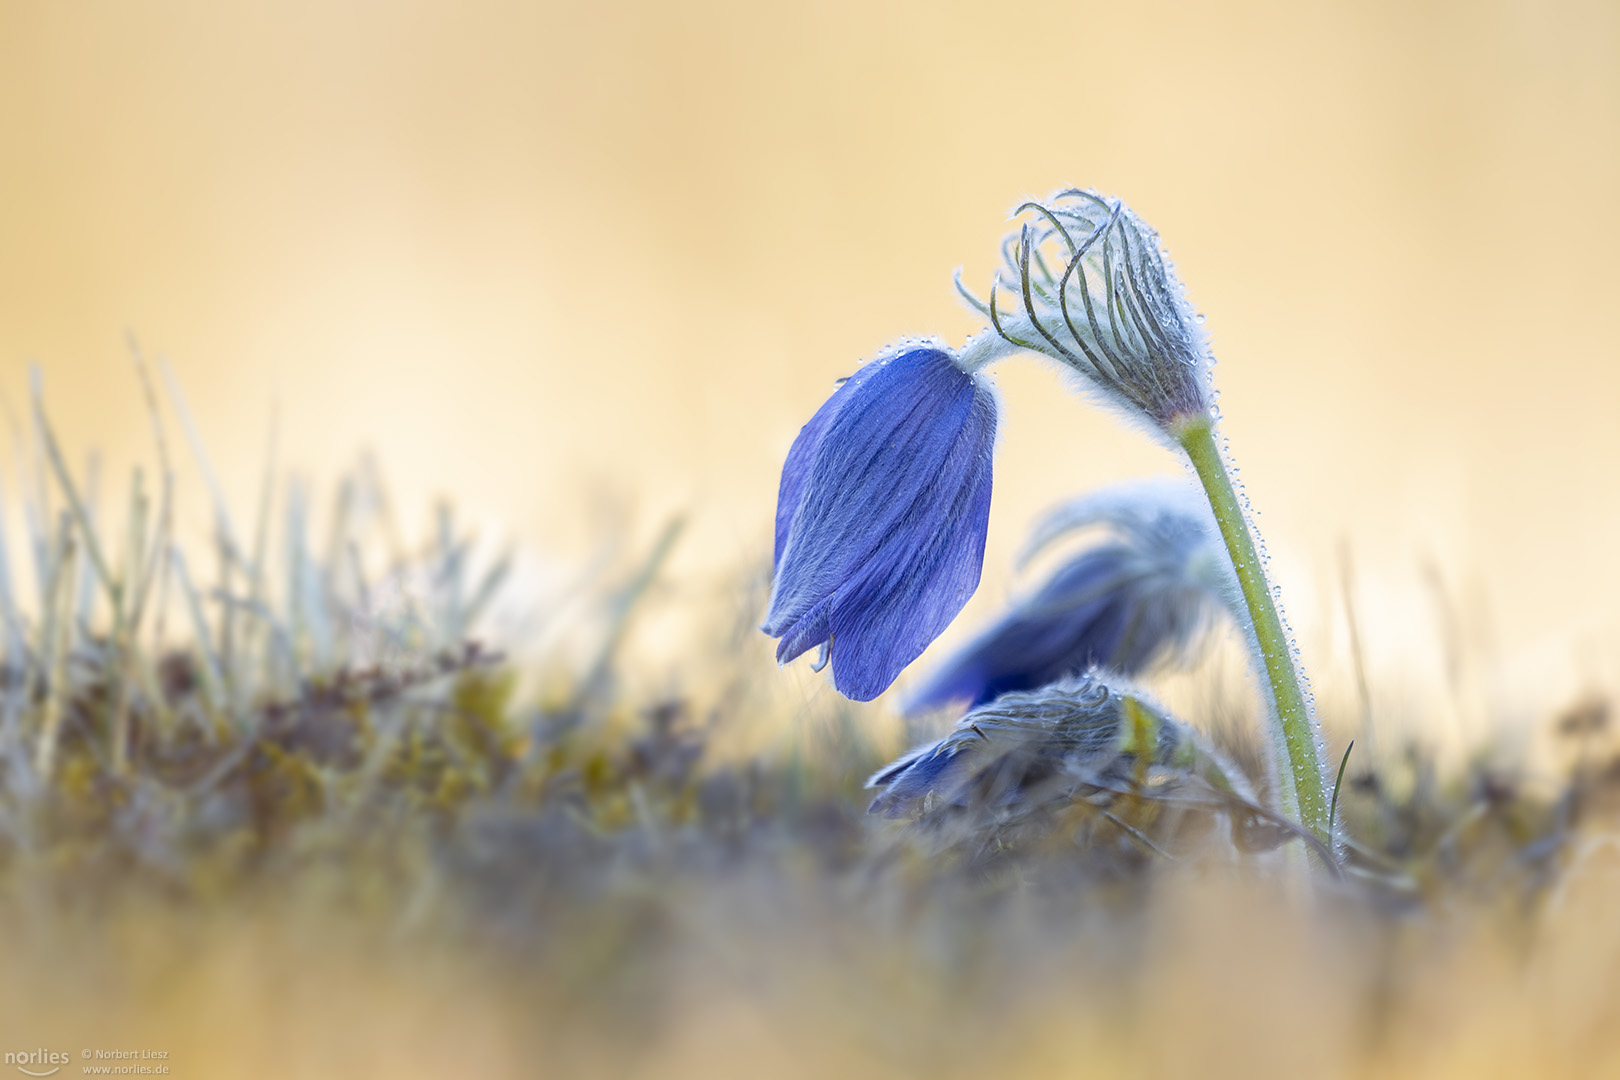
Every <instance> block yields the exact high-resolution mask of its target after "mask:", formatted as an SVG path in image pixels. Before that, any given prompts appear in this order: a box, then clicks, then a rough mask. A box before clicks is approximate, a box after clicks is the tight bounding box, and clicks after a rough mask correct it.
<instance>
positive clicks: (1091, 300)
mask: <svg viewBox="0 0 1620 1080" xmlns="http://www.w3.org/2000/svg"><path fill="white" fill-rule="evenodd" d="M1015 215H1016V217H1017V218H1018V219H1019V227H1018V230H1017V231H1016V232H1013V233H1011V234H1010V235H1009V236H1008V237H1007V238H1006V240H1005V241H1004V242H1003V243H1002V266H1001V268H1000V270H999V271H998V272H997V275H996V278H995V280H994V282H993V283H992V284H991V286H990V294H989V297H988V299H980V298H979V297H978V296H976V295H974V294H973V293H971V292H969V291H968V290H967V289H966V288H964V287H963V286H962V283H961V280H960V278H958V280H957V288H958V289H959V290H961V292H962V295H963V296H964V297H965V298H966V299H967V300H968V302H969V303H970V304H972V305H973V306H974V307H975V308H976V309H977V310H978V311H979V312H980V313H981V314H982V315H983V316H984V317H985V318H986V319H988V320H989V321H990V324H991V326H992V327H993V329H994V332H995V333H996V335H998V336H999V337H1000V338H1001V339H1002V340H1004V341H1005V342H1007V343H1008V344H1010V345H1012V346H1015V347H1017V348H1021V349H1028V350H1030V351H1032V352H1038V353H1042V354H1044V355H1046V356H1049V357H1051V358H1052V359H1054V360H1057V361H1059V362H1060V363H1063V364H1065V365H1066V366H1068V367H1070V368H1072V369H1074V370H1075V371H1077V372H1079V373H1080V374H1081V375H1083V376H1084V377H1085V378H1086V379H1088V380H1089V381H1090V382H1091V383H1092V384H1093V385H1094V386H1096V387H1097V388H1098V389H1099V390H1101V391H1102V392H1103V393H1104V394H1105V395H1106V396H1107V397H1108V398H1109V399H1110V400H1112V401H1114V402H1116V403H1117V404H1119V405H1120V406H1122V407H1124V408H1125V409H1126V410H1127V411H1129V412H1132V413H1135V414H1138V415H1141V416H1144V417H1146V418H1147V419H1148V420H1150V421H1152V422H1153V423H1154V424H1156V425H1157V426H1159V427H1160V428H1163V429H1165V430H1167V431H1168V430H1169V429H1171V428H1172V427H1173V426H1174V425H1175V424H1176V423H1177V422H1178V419H1185V418H1186V417H1189V416H1195V415H1199V414H1202V413H1205V412H1207V411H1208V410H1209V408H1210V405H1211V397H1210V385H1209V368H1210V365H1211V357H1210V353H1209V349H1208V347H1207V344H1206V342H1205V339H1204V333H1203V329H1202V327H1201V326H1200V319H1199V317H1198V316H1197V315H1196V314H1195V313H1194V311H1193V309H1192V307H1191V305H1189V304H1188V303H1187V299H1186V295H1185V290H1183V288H1182V285H1181V282H1180V281H1179V280H1178V279H1177V278H1176V276H1175V272H1174V270H1173V268H1172V266H1171V265H1170V263H1169V262H1168V261H1167V260H1166V259H1165V257H1164V253H1163V251H1162V250H1161V249H1160V246H1159V235H1158V233H1156V232H1154V231H1153V230H1152V229H1151V228H1149V227H1148V226H1147V225H1146V224H1145V223H1144V222H1143V221H1142V220H1141V219H1140V218H1138V217H1137V216H1136V215H1135V214H1134V213H1132V212H1131V210H1130V208H1129V207H1127V206H1126V205H1125V204H1124V203H1122V202H1120V201H1119V200H1118V199H1109V198H1104V197H1103V196H1101V195H1098V194H1096V193H1095V192H1092V191H1082V190H1079V189H1070V190H1067V191H1060V192H1058V193H1057V194H1055V195H1053V196H1052V197H1051V198H1050V199H1048V200H1046V201H1045V202H1027V203H1024V204H1023V205H1022V206H1020V207H1019V208H1018V209H1017V211H1016V212H1015Z"/></svg>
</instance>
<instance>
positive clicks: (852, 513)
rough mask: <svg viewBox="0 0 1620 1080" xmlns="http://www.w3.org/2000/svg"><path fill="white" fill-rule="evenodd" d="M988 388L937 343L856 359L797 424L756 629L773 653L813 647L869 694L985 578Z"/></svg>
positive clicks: (916, 652)
mask: <svg viewBox="0 0 1620 1080" xmlns="http://www.w3.org/2000/svg"><path fill="white" fill-rule="evenodd" d="M995 434H996V402H995V396H994V393H993V391H992V390H991V388H990V385H989V383H988V382H987V381H986V380H985V379H984V377H983V376H982V375H979V374H976V373H975V372H973V371H970V370H968V369H967V367H966V366H965V365H964V364H963V363H962V362H961V360H960V358H959V357H958V356H957V355H956V354H954V353H952V352H949V351H947V350H945V349H942V348H939V347H937V346H932V345H927V346H918V347H911V348H907V349H905V350H902V351H896V352H894V353H891V354H890V355H888V356H885V357H882V358H880V359H878V360H874V361H873V362H871V363H869V364H867V365H865V366H863V367H862V368H860V369H859V370H858V371H856V373H855V374H854V375H853V376H851V377H850V378H849V379H848V380H847V381H845V383H844V384H843V385H842V386H840V387H839V388H838V390H837V391H835V392H834V393H833V395H832V397H831V398H829V399H828V400H827V402H826V404H824V405H822V407H821V408H820V409H819V410H817V412H816V414H815V416H813V417H811V419H810V422H809V423H808V424H806V425H805V426H804V429H803V430H802V431H800V432H799V437H798V438H797V439H795V440H794V442H793V447H792V449H791V450H789V451H788V456H787V463H786V464H785V465H784V466H783V467H782V484H781V488H780V490H779V491H778V494H777V505H776V576H775V581H774V583H773V586H772V590H771V605H770V611H769V612H768V613H767V614H766V616H765V625H764V626H763V627H762V629H763V630H764V631H765V632H766V633H767V634H770V635H771V636H772V637H776V638H780V639H781V641H780V642H779V643H778V645H777V649H776V659H777V661H778V662H780V663H787V662H788V661H790V660H792V659H794V658H795V657H798V656H800V655H802V654H804V653H805V652H807V651H809V650H810V649H813V648H816V647H818V646H819V647H821V648H822V649H823V654H822V662H826V660H828V659H830V660H831V662H832V667H833V684H834V685H835V686H836V687H837V688H838V690H839V692H840V693H843V694H845V695H846V696H848V697H851V698H854V699H855V700H856V701H870V700H871V699H872V698H875V697H877V696H878V695H879V694H881V693H882V692H883V691H884V690H887V689H888V688H889V685H890V684H891V683H893V682H894V680H895V678H896V677H897V676H899V674H900V672H901V671H903V670H905V667H906V665H907V664H909V663H911V662H912V661H913V660H915V659H917V657H918V656H920V655H921V654H922V651H923V650H924V649H926V648H927V647H928V645H929V643H930V642H932V641H933V640H934V639H935V638H936V637H938V636H939V635H940V633H941V632H942V631H943V630H944V629H945V627H947V626H948V625H950V622H951V620H952V619H954V618H955V617H956V614H957V612H959V611H961V610H962V605H963V604H965V603H967V600H968V597H970V596H972V595H973V590H974V589H976V588H978V586H979V571H980V569H981V567H982V566H983V564H984V535H985V528H986V526H987V524H988V521H989V517H990V459H991V454H992V450H993V448H994V444H995Z"/></svg>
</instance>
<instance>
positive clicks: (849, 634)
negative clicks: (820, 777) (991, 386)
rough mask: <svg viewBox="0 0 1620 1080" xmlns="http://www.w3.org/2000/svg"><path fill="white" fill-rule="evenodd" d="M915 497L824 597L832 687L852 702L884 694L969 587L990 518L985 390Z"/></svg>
mask: <svg viewBox="0 0 1620 1080" xmlns="http://www.w3.org/2000/svg"><path fill="white" fill-rule="evenodd" d="M976 404H978V405H979V406H980V407H978V408H976V409H975V410H974V414H973V417H972V422H970V424H969V425H968V426H967V428H966V429H964V431H963V433H962V438H961V440H960V441H959V442H958V443H957V445H956V447H955V452H954V453H953V454H952V455H951V456H950V457H949V458H947V459H946V461H945V462H944V463H943V465H942V467H941V468H940V470H939V475H938V479H937V482H936V483H935V484H934V485H933V487H932V490H931V491H930V492H929V493H928V495H927V496H925V498H924V499H922V500H919V507H920V509H921V510H922V513H921V514H919V515H918V516H916V517H915V518H913V519H911V520H908V521H907V522H905V523H904V525H903V526H902V527H900V528H896V529H895V530H894V531H892V532H891V533H890V534H889V535H888V537H887V538H886V539H885V541H884V543H883V545H882V547H880V548H879V550H878V551H877V552H875V553H874V554H873V556H872V558H871V559H869V560H868V561H867V563H866V564H865V566H863V567H862V569H861V572H860V573H859V574H858V575H857V576H856V577H855V578H854V579H852V580H851V581H850V582H849V583H848V585H847V586H846V587H845V588H843V589H840V590H839V592H838V595H837V597H836V598H835V600H834V602H833V610H832V634H833V654H832V661H833V684H834V685H835V686H837V687H838V690H839V692H840V693H843V694H844V695H846V696H848V697H850V698H853V699H854V700H856V701H870V700H871V699H872V698H874V697H876V696H877V695H879V694H881V693H882V692H883V691H885V690H887V689H888V688H889V686H890V684H892V683H893V682H894V680H895V679H896V678H898V677H899V675H900V673H901V672H902V671H904V670H905V669H906V667H907V665H909V664H910V663H911V662H912V661H913V660H915V659H917V657H919V656H921V655H922V653H923V650H924V649H926V648H928V646H929V645H930V644H931V643H932V642H933V640H934V639H935V638H937V637H939V635H940V634H941V633H943V632H944V630H945V628H946V627H947V626H949V625H950V624H951V620H952V619H954V618H956V616H957V613H959V612H960V611H961V610H962V606H963V605H964V604H966V603H967V602H968V599H969V598H970V597H971V596H972V595H973V592H974V590H975V589H977V588H978V587H979V575H980V571H981V570H982V568H983V566H984V540H985V532H986V530H987V528H988V525H989V520H990V491H991V468H990V457H991V451H992V448H993V445H994V440H995V407H994V405H993V403H992V400H991V398H990V396H989V394H988V393H986V394H985V395H984V396H983V397H982V398H980V399H979V400H978V402H976Z"/></svg>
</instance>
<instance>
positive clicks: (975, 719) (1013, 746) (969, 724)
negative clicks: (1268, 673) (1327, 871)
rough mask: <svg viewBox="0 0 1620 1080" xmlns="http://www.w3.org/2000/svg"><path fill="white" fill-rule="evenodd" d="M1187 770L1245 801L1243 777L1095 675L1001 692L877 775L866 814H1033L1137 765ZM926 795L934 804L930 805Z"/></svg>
mask: <svg viewBox="0 0 1620 1080" xmlns="http://www.w3.org/2000/svg"><path fill="white" fill-rule="evenodd" d="M1138 764H1140V765H1142V766H1149V765H1158V766H1169V767H1174V768H1177V769H1183V770H1187V771H1189V772H1191V773H1196V774H1198V775H1200V776H1202V777H1203V778H1204V779H1205V780H1206V781H1208V782H1209V783H1211V784H1212V785H1214V786H1215V787H1216V788H1218V789H1221V790H1224V791H1227V792H1231V793H1233V794H1235V795H1237V796H1238V797H1240V798H1243V799H1251V800H1252V798H1253V793H1252V791H1251V789H1250V788H1249V785H1248V781H1247V779H1246V778H1245V777H1244V776H1243V774H1242V773H1241V772H1240V771H1239V770H1238V769H1237V768H1236V767H1235V766H1233V765H1231V764H1230V763H1228V762H1227V761H1226V760H1225V758H1224V757H1223V756H1222V755H1221V754H1220V753H1219V752H1217V751H1216V750H1215V749H1214V748H1213V747H1211V746H1210V745H1209V744H1208V743H1207V742H1206V741H1205V740H1204V739H1203V738H1202V737H1200V736H1199V735H1198V734H1196V733H1195V732H1194V731H1193V730H1192V729H1191V728H1189V727H1187V726H1186V725H1184V724H1182V723H1180V722H1178V721H1176V720H1174V719H1173V718H1171V716H1170V715H1169V714H1168V713H1167V712H1165V711H1164V710H1163V709H1162V708H1160V707H1159V706H1156V705H1154V704H1152V703H1151V702H1150V701H1149V700H1148V699H1147V698H1145V697H1143V696H1142V694H1140V693H1139V692H1137V691H1136V690H1134V689H1132V688H1130V687H1129V686H1128V685H1125V684H1115V683H1111V682H1109V681H1108V680H1106V679H1104V678H1103V677H1102V676H1101V675H1100V674H1099V673H1097V672H1090V673H1087V674H1085V675H1082V676H1079V677H1076V678H1073V679H1068V680H1065V681H1063V682H1060V683H1054V684H1052V685H1051V686H1046V687H1042V688H1041V689H1039V690H1035V691H1031V692H1028V693H1016V694H1008V695H1006V696H1005V697H1002V698H1000V699H998V700H997V701H994V702H992V703H990V704H988V705H981V706H979V707H978V708H976V709H974V710H973V711H971V712H969V713H968V714H967V715H966V716H964V717H962V719H961V720H959V721H958V722H957V724H956V726H955V727H954V728H952V729H951V731H950V732H949V733H948V734H947V735H946V736H945V737H944V738H942V739H939V740H937V741H935V742H930V743H925V744H923V745H922V746H919V747H916V748H915V749H913V750H912V751H910V752H909V753H907V754H904V755H902V756H901V757H899V758H897V759H895V760H894V761H893V762H891V763H890V764H888V765H886V766H884V767H883V768H882V769H879V770H878V771H877V772H876V773H875V774H873V776H872V777H871V779H869V780H868V781H867V782H866V786H867V787H868V788H871V789H875V790H876V791H877V796H876V797H875V798H874V799H873V801H872V805H871V807H870V808H869V812H870V813H881V814H885V815H888V816H891V817H893V816H899V815H901V814H905V813H908V812H910V811H912V810H915V809H916V808H918V807H919V806H926V805H927V803H928V802H930V801H933V802H936V803H937V804H941V805H943V806H946V807H952V806H955V807H969V806H977V807H980V808H985V809H990V808H1002V809H1011V808H1017V807H1020V806H1022V807H1024V808H1032V806H1033V804H1035V803H1038V802H1050V801H1067V800H1069V799H1071V798H1073V797H1075V796H1076V795H1077V794H1082V793H1084V792H1086V791H1088V790H1089V791H1096V790H1098V789H1101V790H1104V791H1107V790H1111V789H1113V788H1116V787H1120V786H1123V784H1124V783H1126V782H1128V778H1129V777H1130V776H1131V775H1132V773H1134V772H1136V766H1137V765H1138ZM930 797H932V799H930Z"/></svg>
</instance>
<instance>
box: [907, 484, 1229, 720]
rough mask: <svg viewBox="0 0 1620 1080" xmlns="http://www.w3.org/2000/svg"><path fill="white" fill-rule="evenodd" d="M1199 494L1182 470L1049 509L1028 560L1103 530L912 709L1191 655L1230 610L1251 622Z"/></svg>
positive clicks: (934, 680) (915, 699) (1130, 672)
mask: <svg viewBox="0 0 1620 1080" xmlns="http://www.w3.org/2000/svg"><path fill="white" fill-rule="evenodd" d="M1195 497H1196V496H1195V495H1194V492H1193V491H1192V490H1191V489H1189V488H1187V487H1186V486H1185V485H1183V484H1181V483H1179V482H1176V481H1168V480H1167V481H1163V482H1159V483H1154V482H1138V483H1134V484H1128V485H1121V486H1119V487H1115V488H1111V489H1104V490H1102V491H1098V492H1094V493H1092V494H1091V495H1087V496H1084V497H1082V498H1079V499H1076V500H1074V501H1072V502H1070V503H1068V504H1066V505H1064V506H1062V507H1060V508H1059V509H1058V510H1057V511H1055V512H1053V513H1052V514H1050V515H1048V516H1047V518H1046V519H1045V520H1044V521H1043V522H1042V523H1041V524H1040V525H1039V526H1037V528H1036V530H1035V533H1034V535H1033V536H1032V537H1031V540H1030V543H1029V545H1028V546H1027V548H1026V550H1025V553H1024V556H1023V559H1022V561H1025V562H1027V561H1028V560H1029V559H1030V558H1032V557H1033V556H1034V555H1035V554H1036V553H1037V552H1039V551H1040V550H1042V549H1043V548H1046V547H1048V546H1050V545H1051V544H1052V543H1053V541H1055V540H1057V539H1059V538H1061V537H1063V536H1066V535H1068V534H1070V533H1073V532H1076V531H1083V532H1085V533H1087V534H1089V535H1090V536H1091V537H1092V539H1093V542H1092V543H1091V544H1089V545H1088V546H1086V547H1084V548H1082V549H1080V550H1079V551H1077V552H1075V553H1074V554H1073V555H1072V556H1071V557H1070V558H1069V559H1068V560H1067V561H1065V562H1063V563H1062V564H1060V565H1059V566H1058V567H1057V569H1056V570H1055V571H1054V572H1053V573H1052V574H1051V576H1049V577H1048V578H1047V579H1046V580H1045V581H1044V582H1043V583H1041V585H1040V586H1039V587H1038V588H1036V589H1035V590H1034V591H1033V592H1031V593H1030V594H1028V595H1027V596H1024V597H1023V598H1021V599H1019V600H1018V601H1017V602H1016V603H1014V604H1013V605H1012V607H1011V608H1010V609H1009V610H1008V611H1007V612H1006V613H1005V614H1003V615H1002V616H1001V617H1000V618H999V619H997V620H996V621H995V622H994V623H993V624H991V625H990V626H989V627H988V628H986V629H985V630H984V631H983V632H982V633H981V634H980V635H979V636H978V637H976V638H975V639H974V640H973V641H971V642H969V643H968V644H967V645H966V646H965V647H964V648H963V649H962V650H961V651H959V652H958V653H957V654H956V655H955V656H953V657H951V658H950V659H948V660H946V661H945V662H944V663H943V664H942V665H941V666H940V667H939V668H938V669H937V670H936V671H935V672H934V673H933V675H932V676H930V677H929V678H927V679H925V680H924V681H923V683H922V685H921V686H920V687H917V688H915V689H913V691H912V692H911V694H910V695H909V696H908V698H907V701H906V706H905V708H906V711H908V712H919V711H922V710H925V709H930V708H934V707H937V706H941V705H948V704H961V703H966V704H967V705H968V707H970V708H972V707H974V706H977V705H982V704H984V703H985V702H988V701H993V700H995V699H996V698H997V697H999V696H1001V695H1002V694H1004V693H1007V692H1009V691H1014V690H1033V689H1036V688H1038V687H1041V686H1045V685H1047V684H1049V683H1054V682H1057V681H1058V680H1060V679H1063V678H1066V677H1071V676H1075V675H1080V674H1082V673H1084V672H1086V671H1088V670H1090V669H1091V668H1093V667H1098V668H1105V669H1107V670H1108V671H1110V672H1113V673H1116V674H1119V675H1125V676H1135V675H1140V674H1142V673H1143V672H1145V671H1147V670H1149V669H1150V668H1153V667H1155V666H1156V665H1158V664H1160V663H1162V662H1166V661H1168V662H1175V663H1180V664H1185V663H1186V662H1188V661H1190V660H1192V659H1193V658H1194V657H1195V656H1196V655H1197V653H1198V651H1199V648H1198V647H1199V646H1200V645H1202V644H1203V643H1204V642H1205V641H1206V640H1207V636H1206V634H1205V631H1206V630H1208V629H1210V628H1211V627H1213V625H1214V623H1215V621H1216V619H1217V618H1218V617H1219V615H1220V614H1221V612H1222V611H1226V612H1230V613H1231V614H1232V615H1233V617H1235V618H1236V619H1237V620H1238V622H1239V625H1242V620H1243V617H1244V616H1243V612H1242V606H1241V602H1240V601H1239V600H1238V594H1237V582H1236V581H1235V580H1234V579H1233V578H1232V571H1231V565H1230V563H1228V562H1227V561H1226V559H1225V554H1224V552H1222V550H1221V547H1220V537H1219V535H1218V534H1217V533H1216V531H1215V522H1214V520H1213V519H1212V518H1211V517H1210V514H1209V511H1208V510H1207V509H1205V508H1203V507H1201V506H1200V505H1199V504H1198V503H1196V502H1194V501H1193V499H1194V498H1195Z"/></svg>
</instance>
